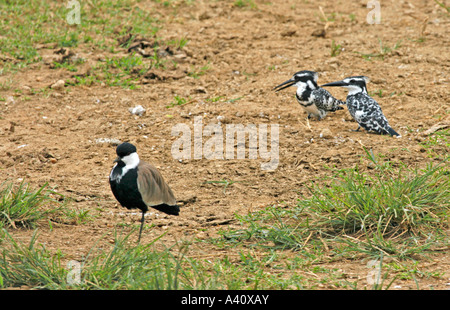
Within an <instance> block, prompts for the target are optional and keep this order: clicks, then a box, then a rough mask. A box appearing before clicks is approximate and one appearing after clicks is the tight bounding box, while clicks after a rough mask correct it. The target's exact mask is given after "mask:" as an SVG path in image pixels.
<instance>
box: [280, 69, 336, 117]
mask: <svg viewBox="0 0 450 310" xmlns="http://www.w3.org/2000/svg"><path fill="white" fill-rule="evenodd" d="M317 78H318V74H317V72H314V71H307V70H303V71H299V72H297V73H295V74H294V76H293V77H292V78H291V79H289V80H287V81H286V82H283V83H281V84H280V85H278V86H276V87H275V88H274V90H275V91H280V90H282V89H285V88H287V87H290V86H296V87H297V92H296V93H295V98H297V101H298V103H299V104H300V105H301V106H302V107H303V109H305V111H306V112H307V113H308V118H311V117H312V116H314V117H317V118H318V119H319V120H321V119H323V118H324V117H325V116H326V115H327V113H328V112H334V111H337V110H343V108H342V107H341V105H344V104H345V102H343V101H341V100H338V99H336V98H334V97H333V96H332V95H331V94H330V93H329V92H328V91H327V90H326V89H323V88H320V87H319V86H318V85H317Z"/></svg>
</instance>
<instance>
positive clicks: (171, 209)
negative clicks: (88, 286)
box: [152, 203, 180, 215]
mask: <svg viewBox="0 0 450 310" xmlns="http://www.w3.org/2000/svg"><path fill="white" fill-rule="evenodd" d="M152 208H154V209H156V210H158V211H161V212H164V213H166V214H170V215H179V214H180V207H179V206H177V205H172V206H169V205H168V204H165V203H163V204H160V205H157V206H152Z"/></svg>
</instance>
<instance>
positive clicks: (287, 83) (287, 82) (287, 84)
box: [273, 78, 295, 92]
mask: <svg viewBox="0 0 450 310" xmlns="http://www.w3.org/2000/svg"><path fill="white" fill-rule="evenodd" d="M294 84H295V80H294V79H293V78H292V79H290V80H287V81H286V82H283V83H281V84H280V85H278V86H276V87H274V88H273V90H274V91H276V92H277V91H280V90H282V89H285V88H288V87H290V86H292V85H294ZM281 86H283V87H281ZM280 87H281V88H280Z"/></svg>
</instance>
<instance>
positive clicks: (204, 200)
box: [0, 0, 450, 289]
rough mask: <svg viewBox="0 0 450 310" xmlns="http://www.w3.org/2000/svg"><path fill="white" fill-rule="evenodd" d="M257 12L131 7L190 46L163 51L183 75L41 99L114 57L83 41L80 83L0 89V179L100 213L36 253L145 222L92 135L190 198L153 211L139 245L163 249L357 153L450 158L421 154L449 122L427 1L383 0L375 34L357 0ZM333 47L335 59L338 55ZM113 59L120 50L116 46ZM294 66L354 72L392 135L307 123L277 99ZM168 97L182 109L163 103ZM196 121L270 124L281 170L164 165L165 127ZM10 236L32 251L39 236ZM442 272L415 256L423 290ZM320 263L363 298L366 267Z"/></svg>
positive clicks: (110, 155) (293, 191)
mask: <svg viewBox="0 0 450 310" xmlns="http://www.w3.org/2000/svg"><path fill="white" fill-rule="evenodd" d="M254 3H255V5H256V7H251V6H249V5H247V6H245V7H238V6H236V5H233V3H232V2H231V1H230V2H227V1H206V0H205V1H203V0H198V1H195V2H193V3H191V4H181V5H173V6H168V7H167V6H164V5H162V4H160V3H156V2H153V1H148V2H141V3H140V4H138V5H139V6H140V7H141V8H142V9H145V10H149V11H153V12H155V14H157V15H158V16H159V17H160V18H161V19H163V20H164V27H163V28H162V29H161V30H160V31H159V32H158V36H161V37H163V38H165V39H171V38H172V39H177V38H180V37H185V38H187V39H188V40H189V42H188V44H187V45H186V46H185V47H183V48H182V49H181V50H177V51H175V52H173V53H168V54H167V55H165V59H166V61H167V64H170V63H172V60H173V61H175V62H177V63H178V65H177V66H169V67H168V68H166V69H155V70H152V71H151V72H148V74H146V75H145V76H143V77H142V78H141V79H140V80H139V82H137V85H138V86H139V87H138V88H136V89H133V90H130V89H123V88H120V87H107V86H104V85H98V84H95V85H93V86H90V87H85V86H67V85H66V87H63V88H60V89H52V88H50V86H51V85H53V84H54V83H55V82H56V81H58V80H60V79H62V80H65V81H66V82H70V81H73V79H74V75H75V74H80V71H81V72H88V70H89V66H92V64H93V63H96V62H97V61H99V59H102V58H104V57H106V56H109V55H108V54H107V52H105V51H102V52H99V51H91V50H86V49H85V48H84V47H83V46H82V45H80V46H78V47H74V48H71V49H70V50H71V52H73V53H74V54H77V55H79V56H80V57H83V58H86V59H87V61H86V63H85V64H84V67H83V68H81V70H80V71H79V72H77V73H73V72H69V71H67V70H65V69H55V68H52V67H51V66H50V65H49V64H48V63H46V62H45V61H43V62H41V63H38V64H34V65H31V66H30V67H29V68H27V69H24V70H23V71H21V72H19V73H17V74H15V75H14V76H13V77H12V78H13V79H14V85H13V87H12V88H11V89H9V90H1V91H0V97H3V98H7V100H6V101H5V102H2V104H1V106H0V115H1V117H0V154H1V156H0V162H1V166H2V169H1V170H0V174H1V179H11V180H15V181H16V180H21V179H24V180H26V181H27V182H29V183H30V184H31V185H33V186H34V187H36V188H37V187H39V186H42V185H43V184H44V183H45V182H48V183H49V185H50V187H53V188H55V189H56V190H57V191H58V192H60V193H62V194H64V195H66V196H67V197H69V198H71V199H73V201H71V202H70V203H71V204H72V205H73V206H75V207H77V208H80V209H86V210H89V211H90V214H91V215H95V218H94V220H93V221H90V222H87V223H85V224H79V225H75V224H73V223H53V225H52V226H53V227H52V229H50V228H49V225H48V223H42V225H40V227H39V234H40V235H39V242H42V243H45V244H46V246H47V247H48V248H50V249H61V251H62V252H63V253H66V254H67V255H68V256H70V257H71V258H73V259H80V258H81V257H82V256H83V255H86V253H87V252H88V251H89V249H90V248H91V247H92V246H93V245H94V244H95V243H96V242H98V241H99V240H100V239H101V241H100V244H101V243H102V242H105V243H109V242H112V240H113V234H114V229H115V228H116V227H118V225H119V224H121V223H126V224H134V225H138V224H139V219H140V214H139V212H135V211H129V210H127V209H125V208H123V207H121V206H119V205H118V203H117V201H116V200H115V199H114V197H113V195H112V193H111V191H110V188H109V184H108V176H109V173H110V169H111V167H112V165H113V160H114V158H115V145H114V144H113V143H102V142H101V141H102V140H98V139H118V140H120V141H130V142H132V143H134V144H135V145H136V146H137V148H138V153H139V154H140V157H141V159H143V160H146V161H149V162H151V163H153V164H154V165H155V166H157V167H158V168H159V169H160V171H161V173H162V174H163V176H164V177H165V179H166V181H167V182H168V184H170V186H171V188H172V189H173V191H174V192H175V193H176V196H177V198H178V199H179V200H185V201H188V202H187V203H186V204H185V206H184V207H183V208H182V211H181V214H180V216H178V217H173V216H167V215H164V214H161V213H158V212H157V211H155V212H149V213H148V216H147V223H153V224H155V226H154V227H152V228H147V229H146V231H145V232H144V234H143V240H142V241H141V242H144V243H145V242H148V241H150V240H153V239H154V238H155V237H157V236H159V235H160V234H161V233H163V232H167V234H166V235H165V236H164V237H163V240H165V242H168V243H173V242H175V241H176V240H184V239H187V240H195V238H198V239H206V238H209V237H216V236H217V232H218V230H220V229H227V228H229V227H234V226H235V225H238V224H239V223H238V222H237V221H236V220H235V214H247V213H248V212H252V211H257V210H261V209H263V208H265V207H268V206H273V205H276V206H280V207H289V206H293V205H295V204H296V202H297V200H298V199H299V198H302V195H306V196H308V195H309V193H308V191H307V189H306V186H305V185H310V184H311V182H322V180H324V179H325V177H326V176H330V174H331V173H332V172H331V170H330V169H329V168H330V167H331V168H338V169H345V168H351V167H354V166H355V165H357V164H358V165H361V164H362V163H364V161H362V160H361V158H362V157H364V150H363V146H365V147H367V148H368V149H372V150H373V153H374V154H376V155H380V156H383V160H391V161H392V162H402V163H404V164H406V165H407V166H408V167H424V166H425V165H426V164H427V163H430V162H433V163H437V162H439V161H440V160H441V159H442V158H443V157H445V156H446V154H448V151H449V149H448V147H446V146H445V145H442V144H441V145H439V144H437V145H436V146H435V147H434V148H433V149H431V150H430V149H428V148H425V147H424V146H423V144H422V143H423V142H424V141H426V140H427V139H428V138H429V137H428V136H427V135H426V134H424V132H425V131H426V130H428V129H430V128H432V127H433V126H435V125H440V126H443V127H445V126H449V125H450V114H449V111H450V104H449V84H448V83H449V76H450V75H449V68H450V62H449V58H448V57H449V55H450V48H449V47H450V40H449V36H448V29H449V22H450V20H449V17H448V14H447V13H445V11H444V9H443V8H442V7H440V6H438V5H436V4H435V2H433V1H422V0H411V1H383V2H382V3H381V14H382V15H381V17H382V20H381V23H380V24H373V25H371V24H368V23H367V22H366V16H367V14H368V13H369V11H370V9H368V8H367V7H366V1H337V2H336V1H292V0H286V1H273V2H265V1H255V2H254ZM319 7H321V8H322V10H323V12H324V14H325V15H326V16H327V17H328V18H329V19H330V20H329V21H328V22H325V21H324V20H323V18H322V13H321V11H320V9H319ZM131 31H132V30H131ZM118 39H120V38H118ZM333 41H334V43H333ZM380 42H381V43H382V45H383V46H388V47H390V50H385V54H384V55H383V57H381V56H379V57H372V59H370V60H367V59H364V57H362V55H361V53H363V54H375V53H380ZM333 44H334V45H338V44H339V45H341V48H342V49H340V50H339V51H338V54H337V55H336V56H334V57H333V56H331V53H332V47H333ZM396 44H397V46H396ZM116 49H119V50H120V49H122V53H123V54H126V53H129V51H127V49H125V48H121V47H120V46H119V44H118V45H117V47H116ZM58 50H59V49H58V48H51V47H45V46H44V47H42V49H41V50H40V53H41V54H42V55H43V59H44V60H45V59H47V58H48V57H50V58H51V57H60V54H58ZM46 57H47V58H46ZM204 66H208V67H207V69H206V70H205V72H204V74H199V75H198V76H192V74H188V73H189V72H192V71H193V70H199V68H202V67H204ZM83 70H85V71H83ZM300 70H314V71H317V72H318V73H319V84H324V83H327V82H332V81H336V80H340V79H342V78H344V77H347V76H351V75H366V76H368V77H370V78H371V83H370V84H368V88H369V92H371V93H373V97H374V98H375V99H376V100H377V101H378V102H379V104H380V105H381V107H382V109H383V112H384V113H385V115H386V117H387V118H388V120H389V122H390V124H391V126H392V127H393V128H394V129H395V130H396V131H397V132H399V133H401V134H402V138H400V139H396V138H391V137H388V136H381V135H375V134H369V133H367V132H365V131H360V132H353V131H351V130H352V129H356V127H357V124H356V123H355V122H354V121H353V120H352V119H351V117H350V115H349V113H348V111H347V109H346V108H345V109H344V110H342V111H337V112H335V113H330V114H329V115H328V116H327V117H326V118H325V119H323V120H322V121H317V120H313V119H311V120H307V119H306V113H305V112H304V111H303V110H302V109H301V107H300V106H299V105H298V104H297V103H296V101H295V98H294V92H295V89H294V88H289V89H286V90H283V91H281V92H279V93H275V92H274V91H273V90H272V88H273V87H274V86H276V85H278V84H280V83H281V82H283V81H285V80H287V79H289V78H290V77H291V76H292V74H293V73H295V72H297V71H300ZM6 78H7V77H0V81H1V79H6ZM42 88H48V93H47V94H45V95H43V94H34V93H33V92H32V91H30V90H33V89H42ZM17 90H20V91H17ZM330 91H331V92H332V93H333V94H334V95H335V96H336V97H338V98H340V99H345V97H346V91H345V90H343V89H338V88H336V89H335V88H333V89H330ZM380 95H381V97H380ZM175 96H179V97H183V98H187V99H188V101H187V103H185V104H183V105H179V106H174V107H172V108H167V106H168V105H169V104H170V103H171V102H174V97H175ZM214 98H215V99H216V100H213V99H214ZM137 105H142V106H143V107H144V108H145V109H146V112H145V113H144V114H143V115H142V116H137V115H132V114H131V113H130V112H129V108H132V107H135V106H137ZM195 116H202V117H203V118H202V120H203V126H205V125H206V124H209V123H217V122H218V117H219V116H220V117H219V120H220V121H221V126H222V128H223V129H224V130H225V124H227V123H228V124H243V125H244V126H245V125H247V124H256V125H258V124H267V125H268V126H269V128H270V126H271V125H272V124H279V160H280V161H279V165H278V167H277V169H275V170H274V171H264V170H262V169H261V163H263V162H266V160H264V159H261V158H260V157H258V159H244V160H238V159H223V160H208V159H205V158H202V159H190V160H182V161H178V160H176V159H174V158H173V156H172V153H171V147H172V143H173V142H174V141H175V140H176V139H177V138H178V137H173V136H172V135H171V131H172V127H173V126H175V125H176V124H179V123H182V124H187V125H188V126H189V127H190V128H191V129H193V125H194V117H195ZM205 140H207V138H204V141H205ZM103 141H104V140H103ZM269 147H270V143H269ZM365 168H366V167H364V165H363V167H362V169H365ZM220 180H232V181H234V182H235V183H233V184H230V185H229V186H227V187H226V188H224V185H223V184H213V183H207V181H220ZM120 229H122V228H120ZM123 229H124V232H126V231H127V230H128V229H130V227H129V225H125V226H124V228H123ZM11 233H12V234H13V235H14V236H15V237H17V238H20V239H23V240H24V241H26V240H28V239H29V238H30V236H31V234H32V233H33V231H32V230H26V229H16V230H12V232H11ZM136 237H137V236H136ZM232 251H233V250H232V249H230V250H229V251H228V250H223V249H217V248H215V247H214V246H212V245H211V246H208V245H206V244H204V243H202V244H201V246H199V245H196V244H193V245H192V246H191V254H192V255H193V257H205V258H206V257H211V258H214V257H222V256H225V255H232ZM292 255H294V254H292ZM449 266H450V260H449V256H448V250H447V251H442V252H438V253H436V255H433V256H432V257H431V258H430V259H429V260H423V261H420V262H419V268H420V269H421V270H423V271H424V272H437V273H441V274H443V275H442V276H440V277H436V278H433V277H424V278H420V279H419V286H420V288H422V289H429V288H434V289H448V288H449V286H448V283H449V282H450V273H449V272H450V271H449ZM322 267H325V268H330V269H332V268H335V269H341V270H342V273H343V274H345V275H347V276H348V277H349V278H351V279H352V278H353V279H361V280H360V281H361V284H362V286H360V287H364V283H365V277H366V275H367V273H368V269H367V260H353V261H345V260H344V261H337V262H334V263H329V264H325V265H322ZM353 281H354V280H353ZM394 287H396V288H399V289H414V288H416V284H415V282H414V281H413V280H397V282H395V283H394V285H393V286H392V288H394ZM323 288H325V289H330V288H331V289H332V288H333V287H332V286H331V287H329V286H327V285H323Z"/></svg>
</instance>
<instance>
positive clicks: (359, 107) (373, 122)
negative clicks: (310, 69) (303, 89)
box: [322, 76, 401, 138]
mask: <svg viewBox="0 0 450 310" xmlns="http://www.w3.org/2000/svg"><path fill="white" fill-rule="evenodd" d="M368 82H369V78H368V77H366V76H351V77H348V78H345V79H343V80H342V81H337V82H332V83H328V84H324V85H322V87H324V86H341V87H345V88H347V89H348V90H349V92H348V95H347V100H346V102H347V108H348V111H349V112H350V115H351V116H352V117H353V118H354V119H355V121H356V122H357V123H358V128H357V129H356V131H358V130H359V128H361V127H362V128H364V129H365V130H367V131H369V132H374V133H377V134H388V135H391V136H397V138H400V137H401V136H400V134H398V133H397V132H396V131H395V130H394V129H392V128H391V126H390V125H389V122H388V120H387V119H386V117H385V116H384V114H383V112H382V110H381V107H380V105H379V104H378V102H376V101H375V100H374V99H373V98H372V97H370V96H369V95H368V93H367V85H366V84H367V83H368Z"/></svg>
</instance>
